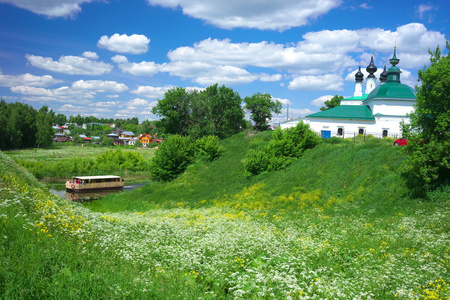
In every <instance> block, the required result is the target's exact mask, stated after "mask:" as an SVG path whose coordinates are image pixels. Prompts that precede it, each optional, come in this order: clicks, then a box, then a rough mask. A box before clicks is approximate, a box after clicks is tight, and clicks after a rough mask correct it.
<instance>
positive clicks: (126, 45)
mask: <svg viewBox="0 0 450 300" xmlns="http://www.w3.org/2000/svg"><path fill="white" fill-rule="evenodd" d="M149 43H150V39H149V38H147V37H146V36H145V35H142V34H132V35H130V36H128V35H126V34H122V35H119V34H118V33H116V34H113V35H112V36H111V37H108V36H106V35H104V36H102V37H101V38H100V40H99V41H98V43H97V46H98V47H99V48H105V49H108V50H109V51H113V52H117V53H129V54H143V53H145V52H147V51H148V44H149Z"/></svg>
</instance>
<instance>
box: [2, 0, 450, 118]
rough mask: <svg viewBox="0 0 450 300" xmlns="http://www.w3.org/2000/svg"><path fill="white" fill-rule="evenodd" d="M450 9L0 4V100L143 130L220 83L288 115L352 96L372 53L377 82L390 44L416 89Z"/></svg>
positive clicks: (413, 3)
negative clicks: (178, 98) (156, 109)
mask: <svg viewBox="0 0 450 300" xmlns="http://www.w3.org/2000/svg"><path fill="white" fill-rule="evenodd" d="M449 12H450V1H447V0H440V1H428V2H426V1H425V0H424V1H418V0H410V1H386V0H377V1H375V0H367V1H357V0H349V1H344V0H280V1H273V0H251V1H250V0H247V1H242V0H227V1H224V0H209V1H198V0H133V1H125V0H103V1H100V0H98V1H96V0H0V40H1V43H0V97H1V98H3V99H4V100H6V101H7V102H16V101H20V102H23V103H27V104H30V105H32V106H33V107H35V108H39V107H41V106H42V105H47V106H48V107H50V108H52V109H53V110H54V111H55V112H56V113H63V114H65V115H67V116H69V115H78V114H80V115H83V116H88V115H92V116H96V117H99V118H101V117H105V118H132V117H138V118H139V121H141V122H142V121H143V120H145V119H149V120H154V119H157V116H154V115H152V113H151V108H152V107H153V106H154V105H155V103H156V101H157V99H162V98H163V97H164V93H165V91H167V90H168V89H170V88H173V87H175V86H179V87H185V88H189V89H199V90H201V89H203V88H205V87H207V86H210V85H212V84H214V83H218V84H219V85H222V84H223V85H225V86H227V87H231V88H233V89H234V90H235V91H237V92H238V93H239V94H240V96H241V97H242V98H244V97H246V96H251V95H253V94H254V93H257V92H261V93H264V92H265V93H269V94H271V95H272V97H274V98H275V99H279V100H280V101H281V102H282V103H283V112H282V114H281V115H280V116H278V117H276V118H275V120H276V121H281V120H284V119H286V108H287V105H288V104H289V108H290V113H289V115H290V114H291V113H292V114H293V117H294V118H298V117H301V116H304V115H306V114H309V113H313V112H316V111H318V110H319V108H320V107H321V106H322V105H323V102H324V101H325V100H328V99H329V98H331V96H333V95H336V94H337V95H342V96H346V97H347V96H352V95H353V92H354V73H355V72H356V70H357V69H358V66H359V65H361V66H362V69H365V67H366V66H367V65H368V64H369V61H370V57H371V55H372V52H373V56H374V61H375V64H376V66H377V67H378V69H379V70H378V73H377V74H376V75H378V74H379V72H381V69H382V68H383V66H384V64H387V67H389V62H388V59H389V58H390V57H391V56H392V53H393V48H394V45H395V43H396V45H397V57H398V58H399V59H400V63H399V65H398V66H399V67H400V68H401V69H402V71H403V73H402V83H405V84H408V85H411V86H414V85H415V84H416V83H417V71H418V70H419V69H420V68H422V67H423V66H424V65H426V64H428V62H429V54H428V49H429V48H431V49H435V48H436V46H438V45H439V46H440V47H441V49H445V40H446V39H447V38H448V37H449V35H450V32H449V26H450V24H449V21H450V18H449V15H450V14H449ZM444 53H447V51H445V52H444ZM378 77H379V76H377V78H378Z"/></svg>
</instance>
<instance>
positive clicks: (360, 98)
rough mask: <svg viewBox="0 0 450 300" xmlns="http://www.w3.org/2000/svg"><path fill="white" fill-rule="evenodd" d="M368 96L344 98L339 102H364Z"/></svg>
mask: <svg viewBox="0 0 450 300" xmlns="http://www.w3.org/2000/svg"><path fill="white" fill-rule="evenodd" d="M368 95H369V94H363V95H362V96H352V97H348V98H344V99H342V100H341V101H352V100H366V98H367V96H368Z"/></svg>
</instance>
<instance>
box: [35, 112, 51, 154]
mask: <svg viewBox="0 0 450 300" xmlns="http://www.w3.org/2000/svg"><path fill="white" fill-rule="evenodd" d="M52 117H53V112H52V111H50V112H49V111H48V107H47V106H46V105H44V106H42V107H41V108H40V109H39V111H38V113H37V115H36V127H37V132H36V146H37V147H38V148H39V147H41V146H42V147H48V146H50V145H51V144H52V141H53V129H52Z"/></svg>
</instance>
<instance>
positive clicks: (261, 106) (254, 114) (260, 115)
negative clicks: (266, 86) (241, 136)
mask: <svg viewBox="0 0 450 300" xmlns="http://www.w3.org/2000/svg"><path fill="white" fill-rule="evenodd" d="M244 102H245V109H247V110H249V111H250V113H251V119H252V120H253V122H255V128H256V130H259V131H263V130H267V128H268V127H269V125H268V124H267V121H270V120H271V119H272V113H275V114H279V113H281V102H279V101H278V100H277V101H273V100H272V96H271V95H269V94H261V93H259V92H258V93H256V94H254V95H253V96H251V97H245V99H244Z"/></svg>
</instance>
